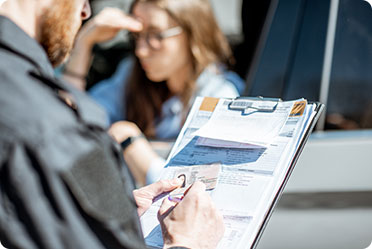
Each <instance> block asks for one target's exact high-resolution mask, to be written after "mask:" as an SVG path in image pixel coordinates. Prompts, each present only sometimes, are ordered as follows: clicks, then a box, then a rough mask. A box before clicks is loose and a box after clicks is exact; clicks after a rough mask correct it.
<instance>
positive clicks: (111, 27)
mask: <svg viewBox="0 0 372 249" xmlns="http://www.w3.org/2000/svg"><path fill="white" fill-rule="evenodd" d="M121 30H129V31H135V32H139V31H141V30H142V23H141V22H139V21H138V20H136V19H134V18H133V17H130V16H129V15H127V14H125V13H124V12H123V11H121V10H119V9H117V8H109V7H107V8H105V9H103V10H102V11H101V12H100V13H98V15H97V16H95V17H94V18H93V19H91V20H89V21H88V22H87V24H85V25H84V26H83V28H82V30H81V31H80V33H79V35H78V40H79V41H80V42H83V43H84V44H85V45H88V46H93V45H94V44H96V43H100V42H105V41H109V40H111V39H112V38H114V37H115V36H116V35H117V33H118V32H119V31H121Z"/></svg>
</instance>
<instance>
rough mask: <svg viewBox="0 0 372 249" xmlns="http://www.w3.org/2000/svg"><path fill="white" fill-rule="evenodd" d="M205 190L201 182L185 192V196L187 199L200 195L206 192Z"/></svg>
mask: <svg viewBox="0 0 372 249" xmlns="http://www.w3.org/2000/svg"><path fill="white" fill-rule="evenodd" d="M205 189H206V186H205V184H204V183H202V182H199V181H198V182H194V184H193V185H192V186H191V187H189V188H188V189H187V190H186V191H185V193H184V195H185V197H186V196H187V195H195V194H199V193H201V192H205Z"/></svg>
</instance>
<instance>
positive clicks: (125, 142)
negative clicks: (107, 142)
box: [120, 133, 145, 150]
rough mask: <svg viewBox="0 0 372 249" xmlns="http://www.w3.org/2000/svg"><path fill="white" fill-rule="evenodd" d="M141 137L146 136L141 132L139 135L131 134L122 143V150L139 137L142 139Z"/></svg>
mask: <svg viewBox="0 0 372 249" xmlns="http://www.w3.org/2000/svg"><path fill="white" fill-rule="evenodd" d="M140 138H145V136H144V135H143V134H142V133H141V134H140V135H138V136H130V137H128V138H127V139H125V140H124V141H123V142H122V143H121V144H120V146H121V149H122V150H125V149H126V148H128V146H129V145H131V144H132V143H133V142H134V141H136V140H137V139H140Z"/></svg>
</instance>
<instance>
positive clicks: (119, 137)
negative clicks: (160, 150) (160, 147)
mask: <svg viewBox="0 0 372 249" xmlns="http://www.w3.org/2000/svg"><path fill="white" fill-rule="evenodd" d="M109 134H110V135H111V136H112V137H113V138H114V139H115V140H116V141H117V142H118V143H123V142H124V141H125V140H126V139H127V138H128V137H132V138H134V139H133V140H132V142H131V143H130V144H128V145H127V146H126V147H125V148H123V155H124V159H125V162H126V163H127V165H128V167H129V169H130V171H131V172H132V174H133V176H134V178H135V179H136V181H137V183H139V184H140V185H142V186H144V185H145V184H146V175H147V173H148V171H149V168H150V166H151V165H152V164H153V162H156V161H157V160H159V159H160V157H159V156H158V155H157V154H156V153H155V151H154V150H153V149H152V147H151V145H150V143H149V142H148V141H147V139H146V138H145V137H144V136H143V135H142V132H141V130H140V129H139V128H138V127H137V125H136V124H134V123H132V122H129V121H119V122H116V123H114V124H113V125H112V126H111V127H110V129H109Z"/></svg>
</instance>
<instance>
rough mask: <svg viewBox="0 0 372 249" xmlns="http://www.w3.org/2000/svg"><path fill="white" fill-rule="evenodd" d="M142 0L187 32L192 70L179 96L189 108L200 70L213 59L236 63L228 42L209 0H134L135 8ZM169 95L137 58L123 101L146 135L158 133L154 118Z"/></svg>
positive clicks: (129, 113) (127, 113) (157, 115)
mask: <svg viewBox="0 0 372 249" xmlns="http://www.w3.org/2000/svg"><path fill="white" fill-rule="evenodd" d="M139 2H140V3H152V4H155V5H156V6H158V7H159V8H161V9H163V10H165V11H166V12H167V13H168V14H169V15H170V16H171V17H172V18H173V19H174V20H175V21H176V22H177V23H178V25H179V26H180V27H182V29H183V32H184V33H185V34H186V37H187V39H188V44H189V49H190V51H189V52H190V54H191V58H192V68H193V72H192V75H191V77H190V80H189V81H188V82H186V86H185V89H184V91H183V93H182V95H181V96H180V98H181V100H182V102H183V105H184V108H188V102H189V100H190V98H191V97H192V94H193V91H194V89H195V82H196V79H197V78H198V76H199V75H200V73H201V72H202V71H203V70H204V69H205V68H206V67H207V66H208V65H209V64H211V63H213V62H221V63H224V64H226V65H227V66H231V64H232V63H233V57H232V53H231V50H230V47H229V44H228V42H227V39H226V37H225V36H224V35H223V33H222V31H221V30H220V28H219V27H218V24H217V22H216V19H215V17H214V14H213V10H212V7H211V5H210V3H209V0H135V1H134V3H133V5H132V10H133V7H134V6H135V5H136V4H137V3H139ZM170 97H171V93H170V91H169V89H168V87H167V85H166V84H159V83H157V84H155V83H154V82H152V81H150V80H149V79H148V78H147V77H146V74H145V72H144V70H143V69H142V67H141V66H140V64H139V61H138V59H136V62H135V65H134V69H133V71H132V73H131V76H130V77H129V82H128V87H127V91H126V97H125V100H124V101H125V102H126V103H125V106H126V116H127V119H128V120H129V121H132V122H134V123H136V124H137V125H138V127H139V128H140V129H141V130H142V131H143V132H144V133H145V135H146V136H149V137H153V136H155V124H156V120H155V119H156V118H157V117H160V116H161V109H162V104H163V103H164V102H165V101H166V100H167V99H168V98H170Z"/></svg>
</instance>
